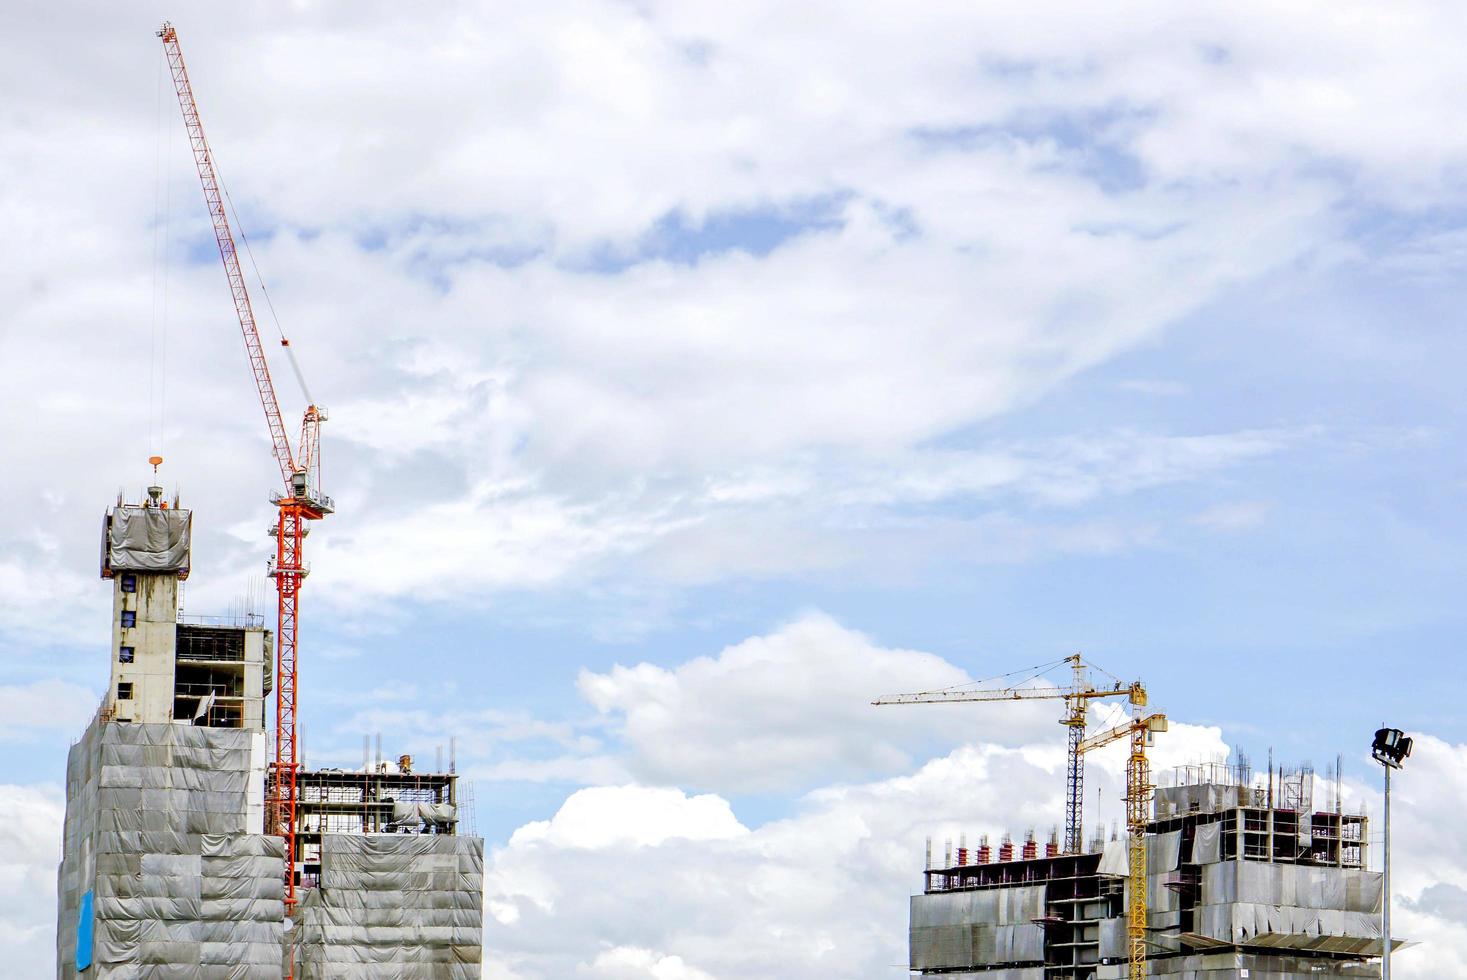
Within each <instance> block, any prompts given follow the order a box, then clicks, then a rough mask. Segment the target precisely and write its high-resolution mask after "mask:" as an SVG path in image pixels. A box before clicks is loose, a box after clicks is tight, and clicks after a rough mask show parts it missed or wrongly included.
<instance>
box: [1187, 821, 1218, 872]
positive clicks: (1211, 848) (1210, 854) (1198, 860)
mask: <svg viewBox="0 0 1467 980" xmlns="http://www.w3.org/2000/svg"><path fill="white" fill-rule="evenodd" d="M1221 860H1222V824H1220V823H1205V824H1201V825H1199V826H1198V827H1197V836H1196V837H1194V838H1192V861H1191V863H1192V864H1215V863H1217V862H1218V861H1221Z"/></svg>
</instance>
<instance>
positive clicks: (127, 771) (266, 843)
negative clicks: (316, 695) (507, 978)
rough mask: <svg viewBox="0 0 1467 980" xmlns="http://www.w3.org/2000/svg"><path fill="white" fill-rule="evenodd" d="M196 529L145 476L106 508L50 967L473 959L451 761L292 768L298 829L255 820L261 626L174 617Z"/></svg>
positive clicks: (257, 973) (403, 968) (126, 969)
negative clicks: (139, 489)
mask: <svg viewBox="0 0 1467 980" xmlns="http://www.w3.org/2000/svg"><path fill="white" fill-rule="evenodd" d="M191 533H192V514H191V512H190V511H188V510H185V509H183V508H181V507H179V506H178V501H177V500H176V499H175V500H174V501H173V502H172V504H171V505H170V503H169V502H167V501H165V500H163V497H162V491H161V489H160V488H157V487H153V488H150V490H149V494H148V497H147V499H145V500H143V501H142V502H141V503H136V504H133V503H126V502H124V501H123V500H121V499H120V498H119V500H118V503H117V506H116V507H114V508H112V509H110V510H109V511H108V513H107V516H106V520H105V522H104V526H103V535H102V577H103V578H104V579H108V580H110V581H111V583H112V598H113V601H112V629H111V633H112V642H111V645H110V662H111V666H110V679H109V684H108V691H107V694H106V696H105V697H104V698H103V701H102V704H101V706H100V708H99V709H98V712H97V714H96V717H95V718H94V719H93V721H92V723H91V724H90V725H89V726H88V728H87V730H86V732H85V733H84V734H83V735H82V737H81V739H80V741H78V742H77V744H75V745H74V746H72V749H71V752H70V755H69V757H68V760H67V801H66V826H65V831H64V842H63V855H62V861H61V866H60V870H59V874H58V889H57V893H58V894H57V902H58V909H57V958H56V961H57V970H56V975H57V977H58V980H76V978H78V977H83V978H84V977H96V978H106V977H129V978H141V977H168V978H179V980H182V978H190V980H193V978H198V980H212V978H220V980H223V978H229V980H265V978H272V980H273V978H279V977H282V976H293V977H299V978H317V977H348V976H349V977H363V978H366V977H393V978H423V980H428V978H434V980H437V978H445V980H446V978H454V980H458V978H469V977H477V976H479V972H480V958H481V943H482V901H483V898H482V895H483V842H482V841H481V840H479V839H478V838H476V837H469V836H461V835H459V834H458V832H457V831H458V809H457V804H458V796H457V794H458V789H457V776H456V775H455V773H453V772H452V771H450V772H436V773H419V772H414V771H413V768H412V765H411V760H410V758H409V757H407V756H403V757H401V758H400V760H399V763H398V765H397V767H396V769H395V771H388V770H389V767H388V766H385V765H370V766H368V765H364V766H363V771H361V772H344V771H341V770H324V771H316V770H300V771H297V772H296V774H295V775H296V779H295V787H296V793H297V796H298V799H297V801H296V802H297V808H296V813H297V820H296V829H297V832H296V833H295V834H294V835H289V836H287V835H281V834H278V833H267V832H266V831H267V829H268V828H267V813H266V810H267V753H266V744H265V726H264V700H265V698H266V696H267V695H269V694H270V693H271V690H272V676H271V669H270V664H271V657H270V653H271V641H272V636H271V633H270V632H269V631H268V630H266V629H265V628H264V627H263V625H261V624H260V623H259V622H257V621H253V620H251V619H249V618H248V617H246V618H243V619H240V620H237V621H226V620H214V621H210V622H203V621H197V622H185V621H181V620H180V618H179V615H178V608H179V592H180V583H182V581H183V580H184V579H186V578H187V577H188V574H189V565H190V552H191ZM452 768H453V767H452V766H450V769H452ZM288 840H293V841H294V853H292V854H290V855H289V856H287V853H286V852H287V850H288V849H289V848H288V846H287V841H288ZM288 894H294V895H295V896H297V901H296V902H294V903H290V902H288V901H287V895H288Z"/></svg>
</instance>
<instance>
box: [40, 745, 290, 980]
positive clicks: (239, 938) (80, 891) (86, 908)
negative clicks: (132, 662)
mask: <svg viewBox="0 0 1467 980" xmlns="http://www.w3.org/2000/svg"><path fill="white" fill-rule="evenodd" d="M263 738H264V736H263V733H259V732H249V731H244V730H240V729H221V728H194V727H190V726H186V725H176V724H153V725H140V724H126V723H122V722H101V721H94V722H93V723H92V725H91V726H90V727H89V728H88V729H87V731H86V734H85V735H83V736H82V740H81V741H80V742H78V743H77V744H76V745H74V746H72V749H71V753H70V755H69V757H68V759H67V767H66V773H67V779H66V795H67V801H66V828H65V833H64V839H63V848H64V850H63V856H62V861H61V867H60V869H59V872H58V880H57V929H56V976H57V978H58V980H78V978H79V977H80V978H83V980H85V978H95V980H103V978H108V977H114V978H121V977H127V978H129V980H145V978H165V977H166V978H170V980H226V978H227V980H267V978H268V980H278V978H279V977H280V975H281V974H280V943H281V933H282V919H283V918H284V903H283V878H282V872H283V868H284V861H285V852H284V849H283V841H282V840H281V839H280V838H278V837H266V836H264V835H262V834H259V833H250V832H249V831H250V830H251V829H252V828H251V826H250V825H251V823H252V820H258V815H257V814H255V813H252V810H257V809H258V806H259V802H258V796H259V792H258V789H257V786H256V784H258V783H259V782H260V781H261V780H262V779H263V772H262V771H261V770H260V768H259V767H260V765H261V764H262V762H263V758H264V746H263V743H262V740H263ZM89 935H90V939H89V938H88V936H89ZM79 937H80V941H79ZM88 960H90V965H89V966H88V965H87V963H88ZM79 961H80V962H79Z"/></svg>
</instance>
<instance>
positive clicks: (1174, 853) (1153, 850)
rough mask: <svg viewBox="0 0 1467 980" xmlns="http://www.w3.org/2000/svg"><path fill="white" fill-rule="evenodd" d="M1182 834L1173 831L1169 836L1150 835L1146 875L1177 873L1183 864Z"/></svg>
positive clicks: (1147, 841)
mask: <svg viewBox="0 0 1467 980" xmlns="http://www.w3.org/2000/svg"><path fill="white" fill-rule="evenodd" d="M1181 857H1182V832H1181V831H1180V830H1173V831H1172V832H1171V833H1168V834H1150V835H1148V836H1147V838H1146V873H1147V874H1148V875H1150V874H1156V873H1157V872H1160V871H1175V870H1177V865H1178V864H1180V863H1181Z"/></svg>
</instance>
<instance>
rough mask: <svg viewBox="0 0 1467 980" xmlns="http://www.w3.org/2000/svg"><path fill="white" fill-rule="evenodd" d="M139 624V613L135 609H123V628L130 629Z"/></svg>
mask: <svg viewBox="0 0 1467 980" xmlns="http://www.w3.org/2000/svg"><path fill="white" fill-rule="evenodd" d="M137 624H138V614H137V610H135V609H124V610H122V628H123V629H125V630H130V629H132V628H133V627H134V626H136V625H137Z"/></svg>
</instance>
